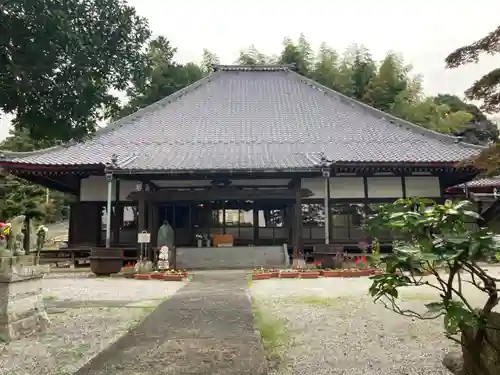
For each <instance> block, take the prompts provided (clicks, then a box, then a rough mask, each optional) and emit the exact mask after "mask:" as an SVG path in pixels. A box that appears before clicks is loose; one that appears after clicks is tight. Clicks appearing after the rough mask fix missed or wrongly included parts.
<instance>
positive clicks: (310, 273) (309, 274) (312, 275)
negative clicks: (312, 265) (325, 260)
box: [299, 270, 319, 279]
mask: <svg viewBox="0 0 500 375" xmlns="http://www.w3.org/2000/svg"><path fill="white" fill-rule="evenodd" d="M299 276H300V278H301V279H317V278H318V277H319V271H317V270H307V271H300V272H299Z"/></svg>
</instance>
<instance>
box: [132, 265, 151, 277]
mask: <svg viewBox="0 0 500 375" xmlns="http://www.w3.org/2000/svg"><path fill="white" fill-rule="evenodd" d="M134 268H135V274H134V279H137V280H149V279H151V271H152V270H153V263H152V262H150V261H142V262H137V263H136V264H135V266H134Z"/></svg>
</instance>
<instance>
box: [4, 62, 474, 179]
mask: <svg viewBox="0 0 500 375" xmlns="http://www.w3.org/2000/svg"><path fill="white" fill-rule="evenodd" d="M480 150H481V147H479V146H473V145H468V144H464V143H458V142H457V138H454V137H451V136H447V135H443V134H439V133H435V132H432V131H429V130H426V129H424V128H421V127H418V126H415V125H412V124H410V123H408V122H406V121H403V120H399V119H397V118H395V117H392V116H390V115H388V114H384V113H383V112H380V111H378V110H376V109H373V108H371V107H369V106H366V105H364V104H362V103H359V102H357V101H355V100H352V99H350V98H347V97H345V96H344V95H341V94H339V93H337V92H334V91H332V90H329V89H327V88H325V87H323V86H321V85H319V84H317V83H315V82H313V81H311V80H309V79H306V78H304V77H302V76H300V75H298V74H297V73H295V72H292V71H291V70H289V69H288V68H287V67H283V66H281V67H280V66H274V67H234V66H222V67H218V70H217V71H216V72H215V73H213V74H212V75H210V76H208V77H206V78H204V79H202V80H201V81H198V82H196V83H195V84H193V85H191V86H189V87H187V88H185V89H183V90H181V91H180V92H177V93H175V94H173V95H171V96H170V97H167V98H165V99H163V100H161V101H159V102H157V103H155V104H153V105H151V106H149V107H146V108H144V109H142V110H140V111H138V112H137V113H135V114H132V115H130V116H128V117H125V118H123V119H121V120H119V121H117V122H115V123H114V124H111V125H109V126H108V127H107V128H105V129H103V130H101V131H98V132H97V134H96V135H95V136H94V137H93V138H92V139H89V140H86V141H84V142H82V143H76V144H72V145H67V146H60V147H55V148H52V149H48V150H44V151H39V152H35V153H24V154H9V155H7V157H10V158H15V159H14V161H15V162H19V163H29V164H50V165H54V164H57V165H73V164H105V163H108V162H109V161H110V160H111V157H112V155H113V154H116V155H117V156H118V163H117V164H118V167H120V168H124V169H134V170H135V169H143V170H160V169H161V170H195V169H201V170H238V169H240V170H242V169H244V170H247V169H283V170H286V169H298V168H314V167H316V166H317V165H318V163H319V157H318V153H323V154H324V156H326V157H327V159H330V160H332V161H337V162H358V163H363V162H370V163H374V162H375V163H376V162H380V163H391V162H394V163H397V162H415V163H428V162H435V163H442V162H446V163H449V162H457V161H460V160H463V159H465V158H467V157H470V156H472V155H475V154H477V153H478V152H479V151H480Z"/></svg>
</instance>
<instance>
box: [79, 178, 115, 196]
mask: <svg viewBox="0 0 500 375" xmlns="http://www.w3.org/2000/svg"><path fill="white" fill-rule="evenodd" d="M107 195H108V185H107V181H106V180H105V178H104V176H90V177H88V178H85V179H83V180H82V181H81V184H80V200H81V201H106V200H107ZM113 198H114V197H113Z"/></svg>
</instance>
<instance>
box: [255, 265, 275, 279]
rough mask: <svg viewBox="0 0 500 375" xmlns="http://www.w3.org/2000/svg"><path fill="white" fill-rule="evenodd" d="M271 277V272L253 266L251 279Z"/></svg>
mask: <svg viewBox="0 0 500 375" xmlns="http://www.w3.org/2000/svg"><path fill="white" fill-rule="evenodd" d="M270 278H271V272H269V270H266V269H265V268H263V267H261V268H254V270H253V272H252V280H265V279H270Z"/></svg>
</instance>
